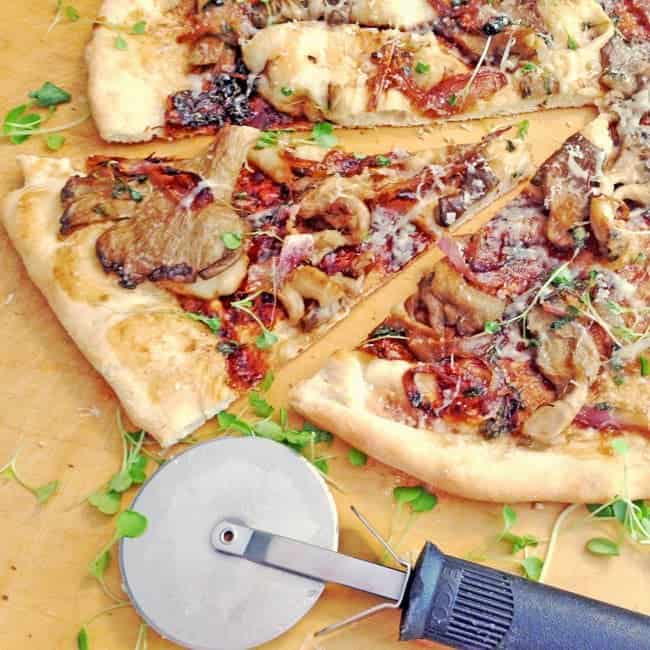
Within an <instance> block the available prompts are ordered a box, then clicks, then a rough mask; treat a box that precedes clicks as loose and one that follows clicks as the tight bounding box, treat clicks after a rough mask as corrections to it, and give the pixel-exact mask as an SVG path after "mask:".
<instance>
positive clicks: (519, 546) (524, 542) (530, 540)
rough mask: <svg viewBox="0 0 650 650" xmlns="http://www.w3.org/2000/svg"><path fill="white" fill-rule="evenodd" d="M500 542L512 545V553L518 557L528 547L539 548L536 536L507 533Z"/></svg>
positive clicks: (501, 537) (500, 538)
mask: <svg viewBox="0 0 650 650" xmlns="http://www.w3.org/2000/svg"><path fill="white" fill-rule="evenodd" d="M499 541H500V542H505V543H506V544H510V552H511V553H512V554H513V555H516V554H517V553H519V552H520V551H523V550H524V549H525V548H528V547H533V548H534V547H536V546H539V540H538V539H537V537H535V536H534V535H515V534H514V533H510V532H505V533H503V534H502V535H501V536H500V537H499Z"/></svg>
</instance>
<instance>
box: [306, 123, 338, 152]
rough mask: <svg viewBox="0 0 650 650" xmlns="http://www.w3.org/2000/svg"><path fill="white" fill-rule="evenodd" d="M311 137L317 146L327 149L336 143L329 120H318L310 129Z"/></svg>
mask: <svg viewBox="0 0 650 650" xmlns="http://www.w3.org/2000/svg"><path fill="white" fill-rule="evenodd" d="M311 137H312V139H313V140H314V142H316V144H317V145H318V146H319V147H324V148H326V149H329V148H330V147H333V146H335V145H336V142H337V140H336V136H335V135H334V128H333V127H332V125H331V124H330V123H329V122H318V123H317V124H314V127H313V128H312V130H311Z"/></svg>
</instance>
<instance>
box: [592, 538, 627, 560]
mask: <svg viewBox="0 0 650 650" xmlns="http://www.w3.org/2000/svg"><path fill="white" fill-rule="evenodd" d="M585 548H586V549H587V550H588V551H589V552H590V553H593V554H594V555H610V556H611V555H620V554H621V552H620V549H619V545H618V544H617V543H616V542H613V541H612V540H611V539H607V538H606V537H593V538H592V539H590V540H589V541H588V542H587V543H586V544H585Z"/></svg>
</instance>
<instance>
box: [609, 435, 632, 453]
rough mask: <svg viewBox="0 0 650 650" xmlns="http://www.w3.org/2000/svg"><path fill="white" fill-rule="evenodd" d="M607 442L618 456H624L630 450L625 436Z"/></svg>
mask: <svg viewBox="0 0 650 650" xmlns="http://www.w3.org/2000/svg"><path fill="white" fill-rule="evenodd" d="M609 444H610V446H611V448H612V449H613V450H614V451H615V452H616V453H617V454H618V455H619V456H624V455H625V454H627V452H628V451H629V450H630V446H629V445H628V443H627V440H625V438H613V439H612V440H611V441H610V443H609Z"/></svg>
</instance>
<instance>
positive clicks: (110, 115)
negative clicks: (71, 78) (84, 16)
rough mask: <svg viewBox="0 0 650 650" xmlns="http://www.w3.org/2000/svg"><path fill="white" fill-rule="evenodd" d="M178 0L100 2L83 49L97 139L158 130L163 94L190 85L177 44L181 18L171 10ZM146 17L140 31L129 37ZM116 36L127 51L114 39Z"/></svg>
mask: <svg viewBox="0 0 650 650" xmlns="http://www.w3.org/2000/svg"><path fill="white" fill-rule="evenodd" d="M178 4H180V0H104V3H103V5H102V8H101V10H100V12H99V16H98V21H100V23H110V24H111V25H119V26H122V27H123V28H124V31H116V30H115V29H113V28H111V27H109V26H107V25H103V24H99V25H97V26H96V27H95V29H94V31H93V36H92V40H91V41H90V43H89V44H88V48H87V50H86V60H87V63H88V97H89V100H90V106H91V109H92V114H93V118H94V120H95V124H96V125H97V129H98V130H99V133H100V135H101V137H102V138H103V139H104V140H108V141H109V142H142V141H146V140H151V139H152V138H154V137H155V136H161V135H163V134H164V128H165V109H166V105H167V97H168V96H169V95H170V94H172V93H174V92H176V91H178V90H182V89H184V88H188V87H190V85H191V81H190V77H189V76H188V74H187V46H186V45H183V44H181V43H178V42H177V40H176V39H177V37H178V36H179V34H180V33H181V31H182V30H183V27H184V25H183V21H182V20H181V19H180V16H177V15H176V14H175V13H174V12H173V11H172V12H171V13H168V12H170V11H171V10H172V9H174V8H175V7H176V6H177V5H178ZM138 21H146V23H147V31H146V34H143V35H130V34H129V32H130V30H131V28H132V26H133V25H134V24H135V23H136V22H138ZM119 35H122V37H123V38H124V40H125V41H126V43H127V49H125V50H122V49H118V48H117V47H116V46H115V41H116V39H117V37H118V36H119Z"/></svg>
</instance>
